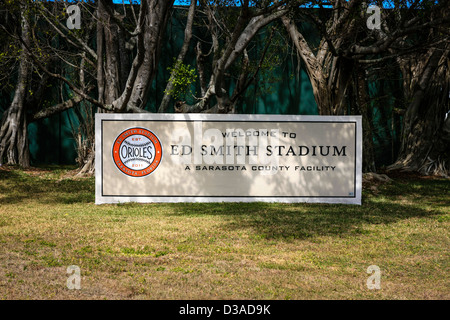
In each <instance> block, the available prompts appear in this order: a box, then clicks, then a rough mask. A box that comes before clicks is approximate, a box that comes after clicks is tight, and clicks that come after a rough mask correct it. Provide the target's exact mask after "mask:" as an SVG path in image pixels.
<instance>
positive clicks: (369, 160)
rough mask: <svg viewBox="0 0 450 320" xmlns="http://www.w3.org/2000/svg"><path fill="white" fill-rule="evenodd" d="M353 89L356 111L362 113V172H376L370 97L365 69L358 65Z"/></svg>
mask: <svg viewBox="0 0 450 320" xmlns="http://www.w3.org/2000/svg"><path fill="white" fill-rule="evenodd" d="M354 87H355V89H354V90H353V92H354V95H355V100H356V103H357V107H358V113H359V114H361V115H362V127H363V163H362V171H363V172H376V166H375V153H374V147H373V136H372V132H373V127H372V121H371V115H370V113H371V108H370V99H369V95H368V94H367V91H368V90H367V81H366V79H365V70H364V69H363V68H361V67H360V66H357V67H356V68H355V79H354Z"/></svg>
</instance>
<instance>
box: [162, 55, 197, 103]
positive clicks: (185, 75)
mask: <svg viewBox="0 0 450 320" xmlns="http://www.w3.org/2000/svg"><path fill="white" fill-rule="evenodd" d="M167 70H168V71H169V72H170V74H171V76H170V79H169V81H172V84H173V86H172V89H170V90H165V91H164V93H165V94H167V95H170V96H172V97H173V98H174V99H179V98H182V97H185V96H186V95H187V94H188V93H189V92H190V91H191V85H192V84H194V83H195V80H196V78H197V75H196V73H195V69H194V68H192V69H191V68H190V66H189V65H186V64H184V63H183V62H182V61H179V60H177V59H174V63H173V65H172V66H171V67H168V68H167ZM191 94H192V93H191Z"/></svg>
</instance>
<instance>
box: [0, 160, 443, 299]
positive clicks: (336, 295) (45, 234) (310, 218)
mask: <svg viewBox="0 0 450 320" xmlns="http://www.w3.org/2000/svg"><path fill="white" fill-rule="evenodd" d="M71 169H73V168H70V167H45V168H39V169H29V170H21V169H19V168H14V167H6V168H5V167H2V168H0V244H1V245H0V298H1V299H280V300H285V299H293V300H294V299H295V300H297V299H449V298H450V281H449V271H450V270H449V265H450V263H449V262H450V259H449V248H450V237H449V235H450V234H449V230H450V228H449V227H450V180H448V179H438V178H429V177H428V178H422V177H418V176H402V175H398V176H395V177H393V178H394V180H393V182H390V183H384V184H380V185H371V186H365V188H364V191H363V205H362V206H354V205H330V204H276V203H271V204H266V203H216V204H192V203H186V204H185V203H178V204H136V203H129V204H120V205H95V204H94V178H92V177H91V178H75V177H74V176H73V171H72V170H71ZM71 265H76V266H78V267H79V268H80V271H81V283H80V289H79V290H77V289H74V290H69V289H68V287H67V279H68V277H69V276H70V275H69V274H68V273H67V268H68V266H71ZM371 265H376V266H378V267H379V268H380V270H381V278H380V289H372V290H370V289H368V287H367V279H368V278H369V276H370V274H368V273H367V268H368V267H369V266H371Z"/></svg>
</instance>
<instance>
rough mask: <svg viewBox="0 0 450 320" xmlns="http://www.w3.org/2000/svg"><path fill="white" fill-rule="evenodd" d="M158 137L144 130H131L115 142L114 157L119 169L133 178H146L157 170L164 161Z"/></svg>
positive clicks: (126, 131) (122, 134)
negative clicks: (162, 160)
mask: <svg viewBox="0 0 450 320" xmlns="http://www.w3.org/2000/svg"><path fill="white" fill-rule="evenodd" d="M162 154H163V151H162V146H161V142H160V141H159V139H158V137H157V136H156V135H155V134H154V133H153V132H151V131H150V130H147V129H144V128H138V127H136V128H130V129H127V130H125V131H124V132H122V133H121V134H120V135H119V136H118V137H117V138H116V140H115V141H114V144H113V149H112V156H113V159H114V163H115V164H116V166H117V168H118V169H119V170H120V171H122V172H123V173H125V174H126V175H129V176H132V177H144V176H147V175H149V174H150V173H152V172H153V171H155V170H156V168H157V167H158V165H159V164H160V163H161V159H162Z"/></svg>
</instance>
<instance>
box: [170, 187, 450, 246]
mask: <svg viewBox="0 0 450 320" xmlns="http://www.w3.org/2000/svg"><path fill="white" fill-rule="evenodd" d="M449 187H450V181H448V180H426V181H425V180H424V181H409V182H407V183H393V184H391V185H387V186H385V187H383V190H381V191H380V193H379V194H378V195H374V194H372V193H369V192H365V193H364V194H363V205H362V206H355V205H341V204H339V205H337V204H306V203H300V204H274V203H221V204H205V203H197V204H196V203H194V204H174V206H175V207H176V211H177V213H176V215H180V216H189V215H192V216H200V215H202V214H207V215H218V216H222V217H225V220H226V221H227V223H226V224H225V226H224V228H227V229H228V230H230V231H238V230H244V229H253V230H254V232H255V233H256V234H258V235H259V236H261V237H262V238H266V239H284V240H289V239H305V238H311V237H314V236H327V235H332V236H352V235H355V236H357V235H361V234H365V233H368V231H367V230H365V229H364V226H365V225H376V224H391V223H395V222H398V221H400V220H405V219H410V218H433V217H435V218H437V217H439V216H440V215H442V211H439V210H435V208H436V209H438V207H445V208H450V206H449V196H448V194H449ZM399 200H404V201H403V202H402V201H399ZM427 205H428V207H427ZM429 205H432V209H430V208H429ZM445 211H446V210H444V212H445ZM447 212H448V210H447Z"/></svg>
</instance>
